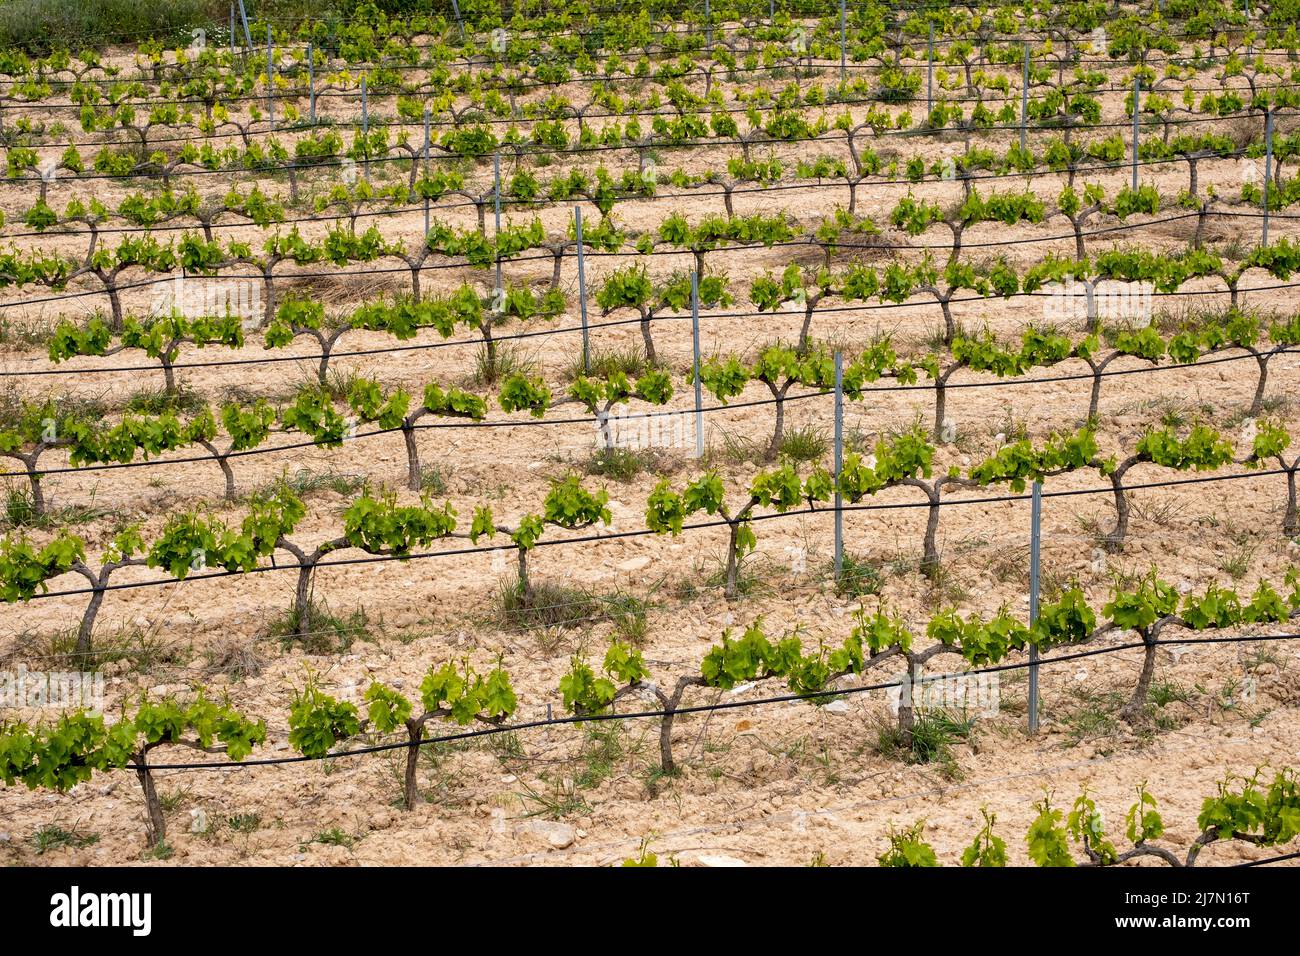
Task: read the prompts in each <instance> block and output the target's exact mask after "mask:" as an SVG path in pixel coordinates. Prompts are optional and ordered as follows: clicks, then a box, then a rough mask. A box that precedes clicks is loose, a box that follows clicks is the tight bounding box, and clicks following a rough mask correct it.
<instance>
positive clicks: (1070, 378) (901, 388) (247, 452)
mask: <svg viewBox="0 0 1300 956" xmlns="http://www.w3.org/2000/svg"><path fill="white" fill-rule="evenodd" d="M631 321H638V320H635V319H634V320H631ZM497 341H498V342H499V341H503V339H497ZM1227 348H1240V346H1228V347H1227ZM1297 353H1300V348H1291V347H1285V348H1284V347H1278V348H1274V349H1272V350H1270V351H1269V352H1268V353H1267V354H1268V355H1269V356H1270V357H1271V356H1273V355H1292V354H1297ZM1116 354H1117V355H1124V354H1127V353H1122V352H1121V353H1116ZM1250 358H1255V355H1254V353H1253V352H1249V351H1246V352H1243V353H1242V354H1240V355H1226V356H1219V357H1217V358H1209V359H1205V360H1204V361H1196V362H1188V363H1183V364H1172V365H1149V366H1139V367H1137V368H1129V369H1114V370H1112V369H1105V370H1103V371H1101V372H1080V373H1079V374H1077V375H1050V376H1042V377H1027V376H1016V377H1014V378H1006V379H995V380H993V381H981V382H958V383H951V384H947V385H945V386H944V388H945V389H949V388H952V389H960V388H998V387H1004V386H1008V387H1009V386H1016V385H1043V384H1049V383H1056V382H1074V381H1084V380H1091V379H1095V378H1106V377H1110V376H1112V375H1142V374H1149V373H1152V372H1168V371H1176V370H1180V369H1181V370H1183V371H1186V370H1188V369H1191V368H1195V367H1200V366H1207V365H1219V364H1222V363H1225V362H1240V361H1243V360H1245V359H1250ZM1062 361H1065V360H1064V359H1063V360H1062ZM937 387H938V386H937V385H935V384H929V385H921V384H917V385H869V386H863V387H861V388H859V389H855V390H853V391H851V392H848V393H846V397H847V398H848V399H849V400H850V401H860V400H862V396H863V395H865V394H867V393H876V392H911V391H933V390H934V389H936V388H937ZM834 394H835V393H834V392H833V391H832V390H830V389H818V390H816V391H811V392H800V393H795V394H793V395H786V397H785V398H782V399H776V398H763V399H751V400H749V401H744V402H730V403H723V404H721V405H704V406H701V407H700V408H698V409H696V408H694V407H687V408H679V409H665V410H661V411H652V412H628V413H626V414H620V415H619V416H618V420H619V421H620V422H625V421H635V420H642V419H654V418H671V417H674V416H685V415H694V414H696V413H697V412H699V413H702V414H712V413H713V412H724V411H731V410H734V409H740V408H754V407H758V406H763V405H776V404H780V403H781V402H798V401H803V400H805V399H810V398H825V397H830V396H833V395H834ZM599 422H600V419H599V418H598V417H597V416H594V415H592V416H588V417H585V418H558V419H542V420H523V421H491V422H487V421H447V422H429V423H420V422H417V423H415V424H413V425H411V426H410V428H411V430H413V431H419V430H425V429H430V430H440V429H449V428H450V429H472V428H534V427H545V426H555V425H590V424H598V423H599ZM405 430H406V428H405V427H404V426H399V427H397V428H377V429H373V430H371V431H367V432H357V433H356V434H354V435H350V436H349V437H348V438H347V439H346V441H356V440H358V439H362V438H372V437H374V436H377V435H391V434H393V433H395V432H400V431H405ZM327 447H330V445H329V444H328V443H325V442H322V441H318V440H312V441H302V442H294V443H292V444H288V445H275V446H273V447H269V448H264V447H261V446H258V447H254V448H247V449H244V450H242V451H231V452H229V453H227V454H225V455H222V456H220V457H221V458H223V459H225V460H230V459H232V458H234V459H238V458H249V457H254V456H259V455H273V454H276V453H278V452H282V451H291V450H295V449H300V448H327ZM0 457H3V455H0ZM217 457H218V456H214V455H212V454H204V455H192V456H189V457H185V458H155V459H145V460H141V461H127V462H107V463H99V464H92V465H78V466H75V467H74V466H68V467H60V468H43V469H34V470H32V471H26V470H24V471H0V478H31V477H33V476H35V477H41V478H44V477H46V476H49V475H63V474H78V473H85V472H95V471H120V470H122V469H129V468H157V467H162V466H167V465H184V464H199V463H208V462H216V461H217Z"/></svg>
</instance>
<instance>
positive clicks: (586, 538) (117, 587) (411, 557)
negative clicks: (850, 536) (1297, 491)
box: [24, 468, 1293, 603]
mask: <svg viewBox="0 0 1300 956" xmlns="http://www.w3.org/2000/svg"><path fill="white" fill-rule="evenodd" d="M1292 473H1293V470H1292V469H1289V468H1273V469H1256V470H1253V471H1247V472H1243V473H1238V474H1231V475H1217V476H1210V477H1201V478H1175V479H1168V480H1165V481H1153V482H1145V483H1142V484H1125V485H1124V486H1123V490H1124V491H1126V492H1128V491H1142V490H1145V489H1151V488H1169V487H1174V486H1179V485H1198V484H1208V483H1211V482H1219V481H1235V480H1240V479H1248V478H1267V477H1273V476H1276V475H1289V474H1292ZM1114 493H1115V489H1114V487H1103V488H1081V489H1076V490H1074V491H1044V492H1042V493H1041V496H1042V497H1043V498H1070V497H1075V496H1077V495H1098V494H1105V495H1113V494H1114ZM1031 497H1032V495H1029V494H1019V495H991V496H985V497H981V498H948V499H942V500H940V501H937V502H933V503H931V502H929V501H918V502H906V501H900V502H896V503H890V504H872V505H863V504H857V505H841V506H840V507H839V508H838V509H837V508H836V507H835V506H834V505H828V506H825V507H821V508H815V507H809V508H798V509H790V510H788V511H775V512H770V513H767V514H760V515H751V516H750V517H749V518H747V519H745V521H746V523H753V522H759V521H774V520H778V519H784V518H795V517H806V516H809V515H826V514H834V513H835V512H836V510H839V511H842V512H854V511H897V510H900V509H910V508H943V507H952V506H956V505H987V504H1001V503H1004V502H1012V501H1028V500H1029V499H1030V498H1031ZM730 526H731V522H730V521H727V520H726V519H725V518H718V519H716V520H713V521H700V522H695V523H693V524H683V525H682V531H698V530H702V529H705V528H720V527H730ZM666 533H667V532H659V531H652V530H650V529H649V528H641V529H638V530H636V531H614V532H610V533H608V534H588V535H579V536H577V537H572V538H562V539H551V540H546V539H543V540H540V541H537V542H536V543H534V544H533V548H539V547H543V546H549V545H556V546H558V545H574V544H599V543H601V542H607V541H618V540H622V539H627V538H642V537H646V536H647V535H659V534H666ZM514 550H517V546H516V545H514V544H498V545H488V546H486V547H470V548H454V549H452V550H449V551H423V552H412V553H409V554H379V555H374V554H372V555H368V556H367V557H364V558H339V559H336V560H321V561H318V562H316V564H314V565H313V566H312V567H313V569H316V568H332V567H349V566H352V565H362V564H383V563H387V562H391V561H400V562H402V563H405V562H407V561H415V560H422V559H426V558H449V557H464V556H465V555H471V554H490V553H493V552H496V551H514ZM299 570H301V566H300V565H298V564H297V563H294V564H284V565H277V564H271V565H258V566H257V567H253V568H249V569H248V570H246V571H245V570H239V571H214V572H211V573H198V574H190V575H186V576H185V577H183V578H163V579H160V580H152V581H130V582H123V583H118V584H112V583H109V584H105V585H103V586H102V587H100V586H98V585H96V586H92V587H84V588H68V589H66V590H63V591H44V592H41V593H39V594H34V595H32V596H31V597H30V598H27V599H25V601H24V603H26V602H27V601H38V600H44V599H50V598H60V597H72V596H77V595H83V594H95V593H99V592H103V591H131V590H136V589H137V588H147V587H165V586H168V585H172V584H183V583H186V582H191V581H210V580H213V579H218V578H230V577H238V576H240V575H245V574H265V573H268V572H274V571H299ZM68 573H71V572H68Z"/></svg>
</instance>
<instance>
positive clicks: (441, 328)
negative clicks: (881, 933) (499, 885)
mask: <svg viewBox="0 0 1300 956" xmlns="http://www.w3.org/2000/svg"><path fill="white" fill-rule="evenodd" d="M200 6H201V5H200ZM208 6H209V7H210V9H209V10H208V13H207V14H206V15H205V16H206V18H205V19H200V20H196V21H195V22H194V23H192V24H184V25H182V26H176V25H172V26H168V27H166V29H163V30H161V31H160V32H155V33H151V34H148V35H144V34H141V35H138V36H130V37H123V36H118V35H113V36H108V35H97V34H91V33H88V34H87V35H84V36H72V35H67V36H51V37H50V38H47V42H45V43H21V44H20V43H15V44H14V45H12V46H0V150H2V151H3V159H4V165H3V167H2V168H0V485H2V486H0V494H2V495H3V510H2V511H0V612H2V613H3V618H2V620H3V625H0V781H2V782H3V786H2V787H0V807H3V813H0V860H3V861H5V862H6V863H17V864H33V863H35V864H40V863H51V862H52V863H55V864H60V863H61V864H76V865H94V864H103V863H110V862H112V863H121V862H125V861H130V862H136V861H143V862H149V863H155V864H157V863H162V862H164V861H172V862H177V863H186V864H190V865H202V864H217V865H230V864H237V863H252V864H259V865H285V866H288V865H346V864H352V863H363V864H366V863H368V864H392V863H396V864H444V865H449V864H497V865H500V864H510V865H515V864H548V865H570V864H575V865H615V866H617V865H626V866H655V865H660V866H662V865H669V864H672V865H677V864H681V865H703V866H725V865H808V864H811V865H815V866H821V865H871V866H875V865H882V866H934V865H945V866H1008V865H1013V866H1025V865H1037V866H1074V865H1078V866H1118V865H1132V866H1169V867H1192V866H1197V867H1205V866H1227V865H1237V864H1246V863H1268V864H1277V865H1283V866H1284V865H1287V864H1288V863H1290V864H1292V865H1294V863H1295V861H1296V859H1297V857H1300V780H1298V779H1297V775H1296V770H1295V769H1293V768H1296V767H1300V752H1298V751H1297V749H1296V743H1295V741H1296V740H1297V734H1298V733H1300V628H1297V627H1296V623H1295V622H1296V621H1297V620H1300V507H1298V505H1297V471H1298V470H1300V404H1298V403H1297V400H1296V398H1295V395H1296V391H1295V390H1296V388H1297V385H1298V384H1300V308H1298V307H1297V306H1296V304H1295V303H1296V302H1297V289H1300V32H1298V31H1300V5H1297V3H1296V2H1295V0H1273V2H1262V0H1243V2H1235V3H1234V2H1221V0H1208V2H1198V3H1192V2H1189V0H1149V2H1148V0H1141V2H1128V0H1123V2H1113V0H1068V2H1062V3H1048V2H1044V0H1018V2H1011V0H991V2H983V3H979V2H977V3H970V4H967V3H958V2H946V0H934V2H930V3H926V4H907V5H903V4H896V3H892V2H884V0H882V2H872V3H866V4H863V3H859V2H853V3H844V2H840V0H777V2H771V0H766V2H765V0H698V2H694V3H691V4H685V5H682V4H677V3H667V4H664V3H660V4H645V5H638V6H627V7H619V6H617V5H615V4H612V3H611V2H608V0H582V2H578V3H571V4H564V5H549V4H543V3H540V2H534V0H516V2H514V3H512V4H510V5H502V4H500V3H498V2H495V0H493V2H488V0H451V2H450V3H448V4H443V3H442V2H435V3H433V4H432V5H429V4H405V3H400V2H396V3H353V2H343V3H339V2H333V3H327V4H324V5H323V6H322V9H321V10H320V11H318V12H317V13H316V15H314V16H310V17H304V16H302V15H300V14H299V13H298V12H296V11H295V12H292V13H291V12H290V7H292V5H291V4H287V5H285V9H283V10H281V9H280V8H279V7H280V5H279V4H277V3H273V2H266V3H259V2H258V0H236V2H235V3H233V4H229V10H227V9H226V6H227V2H226V0H221V2H214V3H212V4H209V5H208ZM417 7H418V8H419V9H416V8H417ZM0 26H3V23H0ZM124 40H129V42H123V41H124ZM69 688H72V691H73V692H72V693H71V694H69V693H68V689H69Z"/></svg>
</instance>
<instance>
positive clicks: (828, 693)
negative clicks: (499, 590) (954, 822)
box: [121, 634, 1300, 770]
mask: <svg viewBox="0 0 1300 956" xmlns="http://www.w3.org/2000/svg"><path fill="white" fill-rule="evenodd" d="M1292 640H1300V634H1258V635H1239V636H1233V637H1201V638H1190V637H1189V638H1176V639H1162V640H1156V641H1151V642H1144V641H1135V642H1132V643H1129V644H1117V645H1113V646H1111V647H1098V648H1092V649H1089V650H1086V651H1076V652H1072V653H1069V654H1060V655H1056V656H1053V657H1040V658H1039V659H1038V660H1037V661H1023V662H1017V663H1014V664H998V665H994V666H989V667H980V668H975V669H973V670H965V671H957V672H955V673H952V674H938V675H921V676H920V677H919V678H917V679H916V682H917V683H926V682H930V681H941V680H946V679H950V678H952V677H972V676H976V675H980V674H995V673H1001V672H1004V671H1015V670H1026V669H1029V668H1032V667H1037V666H1041V665H1046V664H1065V663H1069V662H1071V661H1076V660H1081V659H1083V658H1088V657H1097V656H1099V655H1102V654H1114V653H1118V652H1121V651H1130V650H1139V649H1142V650H1144V649H1146V648H1148V647H1152V646H1155V647H1162V646H1167V645H1186V644H1242V643H1253V642H1257V641H1264V642H1268V641H1292ZM905 683H906V681H905V680H896V681H887V682H882V683H878V684H867V685H859V686H856V687H846V688H841V689H839V690H821V691H812V692H808V693H800V694H780V695H775V696H771V697H760V698H757V699H755V700H733V701H725V702H719V703H714V704H693V705H691V706H688V707H678V708H676V709H674V710H643V711H633V712H631V713H625V714H618V713H602V714H587V715H582V716H572V717H553V718H549V719H546V720H530V721H521V722H518V723H514V724H499V725H494V726H490V727H485V728H481V729H478V730H466V731H461V732H459V733H454V734H444V735H442V736H438V737H425V738H423V739H422V740H420V741H419V742H418V743H412V742H411V741H409V740H406V741H399V742H396V743H391V744H374V745H371V746H366V747H358V748H356V749H354V750H339V751H331V752H329V753H327V754H325V755H324V756H322V757H305V756H301V755H300V756H296V757H266V758H260V759H257V760H244V761H236V760H222V761H211V762H204V763H172V764H148V765H147V767H148V769H149V770H216V769H231V768H235V767H265V766H276V765H280V764H293V763H309V762H311V761H313V760H328V759H337V758H339V757H356V756H362V755H367V754H375V753H385V752H387V751H392V750H410V749H412V748H418V747H427V746H433V745H437V744H445V743H454V742H457V741H461V740H472V739H476V738H479V737H490V736H495V735H497V734H506V733H516V732H518V731H521V730H535V729H538V728H543V727H555V726H562V725H565V724H582V723H600V722H604V721H611V720H616V721H623V720H642V719H647V718H663V717H667V716H668V715H670V714H671V715H673V716H674V717H676V716H681V715H683V714H700V713H713V712H714V711H724V710H737V709H739V708H744V707H760V706H765V705H767V704H784V703H789V702H792V701H809V700H820V699H821V698H824V697H848V696H850V695H852V694H865V693H870V692H872V691H877V690H888V689H890V688H893V687H902V686H903V685H904V684H905ZM138 766H139V765H137V764H135V763H130V764H126V765H125V766H124V767H122V768H121V769H124V770H135V769H137V767H138Z"/></svg>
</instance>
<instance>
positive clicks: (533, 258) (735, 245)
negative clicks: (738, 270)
mask: <svg viewBox="0 0 1300 956" xmlns="http://www.w3.org/2000/svg"><path fill="white" fill-rule="evenodd" d="M1200 215H1202V214H1201V213H1198V212H1186V213H1178V214H1177V215H1173V216H1167V217H1165V218H1164V219H1152V220H1147V221H1145V222H1134V223H1120V224H1118V225H1114V226H1099V227H1098V228H1096V229H1092V230H1089V231H1087V232H1086V233H1084V235H1086V236H1089V237H1095V236H1102V235H1109V234H1112V233H1122V232H1130V231H1134V230H1138V229H1145V228H1147V227H1149V226H1156V225H1164V224H1168V223H1171V222H1180V221H1182V220H1185V219H1191V218H1195V217H1198V216H1200ZM1205 215H1206V216H1207V217H1208V216H1218V217H1223V218H1242V219H1262V218H1263V217H1264V214H1263V213H1262V212H1258V213H1257V212H1239V211H1227V210H1225V211H1222V212H1207V213H1205ZM1270 218H1272V219H1283V220H1289V219H1294V218H1300V217H1295V216H1288V215H1283V216H1278V215H1273V214H1270ZM934 225H938V223H934ZM1074 238H1075V234H1074V233H1073V232H1071V233H1069V234H1068V235H1061V236H1055V237H1041V236H1026V237H1024V238H1022V239H1009V240H1001V241H993V240H989V241H987V242H982V243H976V242H971V243H963V247H965V248H971V249H974V248H999V247H1002V246H1013V245H1024V244H1030V243H1043V242H1064V241H1067V240H1069V239H1074ZM812 245H820V243H819V242H818V240H817V239H816V237H810V236H803V237H800V238H798V239H786V240H779V241H776V242H768V243H761V242H748V243H747V242H743V241H740V240H737V241H735V242H727V243H726V244H723V245H719V246H716V247H714V248H711V249H707V250H704V251H705V252H706V253H708V252H728V251H730V252H745V251H749V250H753V249H758V248H764V249H785V248H791V247H796V246H812ZM951 247H952V246H951V243H942V244H935V245H933V246H925V245H898V246H890V245H887V244H884V243H873V242H836V243H834V244H833V246H832V248H833V249H834V250H835V251H836V252H843V251H852V250H855V249H875V250H880V249H912V250H916V249H950V248H951ZM691 254H692V250H691V249H690V248H689V247H680V248H678V247H673V248H669V249H654V250H652V251H650V252H640V251H638V250H636V249H630V250H624V249H619V250H615V251H612V252H605V251H595V252H588V253H586V254H585V258H587V259H607V258H614V259H619V258H628V257H634V258H638V259H645V258H649V257H651V256H685V255H691ZM387 258H398V257H397V256H396V255H394V254H385V255H383V256H379V257H377V258H376V260H374V261H378V260H379V259H387ZM555 258H556V257H555V255H554V254H552V253H550V252H546V253H539V254H536V255H518V256H513V257H511V258H508V259H504V258H503V259H502V260H501V265H503V266H504V265H507V264H510V265H517V264H519V263H524V262H554V261H555ZM292 261H293V260H292V259H291V258H286V259H283V260H281V263H279V264H282V263H287V262H292ZM349 261H361V260H349ZM239 265H244V266H247V267H248V268H255V266H252V265H250V264H248V263H240V262H235V263H232V264H231V266H232V267H233V266H239ZM475 268H483V269H487V268H489V266H481V267H480V266H475V265H472V264H470V263H468V262H435V263H430V262H427V261H425V262H421V263H420V265H419V266H418V267H417V271H420V272H424V271H430V272H438V271H441V270H444V269H475ZM411 271H412V269H411V267H410V266H409V265H405V264H404V265H401V266H391V267H382V268H375V269H362V270H356V271H347V270H343V269H334V270H331V271H329V272H281V273H279V274H275V273H272V274H271V276H270V281H271V282H272V283H274V282H275V281H276V280H277V279H279V280H280V281H281V282H288V281H294V280H300V279H332V278H339V277H343V276H371V275H399V274H400V275H405V274H408V273H410V272H411ZM181 277H182V278H185V279H192V280H196V281H197V280H206V281H212V282H229V281H231V280H232V279H245V280H248V281H253V282H265V281H266V276H265V275H264V274H261V275H240V274H235V273H231V272H226V273H214V274H212V275H206V274H202V273H189V272H182V274H181ZM176 278H177V276H175V275H169V274H165V275H164V276H161V277H159V278H157V279H142V280H140V281H139V282H130V283H119V284H117V285H115V286H114V289H115V290H116V291H118V292H125V291H127V290H130V289H140V288H149V287H151V286H155V285H161V284H163V283H167V282H174V281H175V280H176ZM31 284H32V285H35V284H37V283H34V282H33V283H31ZM1296 284H1297V283H1284V284H1281V285H1272V286H1252V287H1250V288H1238V289H1237V292H1238V294H1244V293H1247V292H1272V291H1276V290H1278V289H1288V288H1291V287H1292V286H1293V285H1296ZM1232 291H1233V290H1232V289H1230V288H1223V289H1207V290H1204V291H1198V290H1189V291H1183V290H1175V291H1173V292H1157V291H1153V292H1152V293H1151V295H1152V296H1153V297H1157V296H1159V297H1178V296H1192V295H1230V294H1232ZM108 294H109V290H108V289H106V288H105V289H87V290H85V291H82V292H69V293H65V294H61V295H50V296H42V297H41V298H36V299H22V300H19V301H16V302H0V309H17V308H22V307H23V306H29V305H42V304H44V303H47V302H63V301H67V300H71V299H84V298H87V297H88V296H93V295H108ZM1052 295H1054V293H1051V292H1013V293H1012V294H1011V295H1009V296H996V295H993V296H966V297H963V298H953V299H949V300H948V301H949V303H950V304H951V303H954V302H955V303H962V302H970V301H977V300H981V299H988V298H1003V299H1011V298H1022V297H1041V296H1047V297H1050V296H1052ZM938 305H939V302H938V301H937V300H935V301H930V300H926V301H923V302H897V303H893V302H882V303H878V304H873V305H863V306H857V307H852V308H848V307H846V308H831V309H823V310H822V311H823V312H842V311H873V310H875V309H890V308H913V307H926V308H929V307H934V306H938ZM766 314H767V313H761V312H760V313H752V314H747V315H745V316H736V317H751V318H756V317H760V316H763V315H766ZM178 367H179V366H178ZM57 371H58V370H57V369H53V370H51V374H53V373H56V372H57ZM4 374H6V373H0V376H3V375H4Z"/></svg>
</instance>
